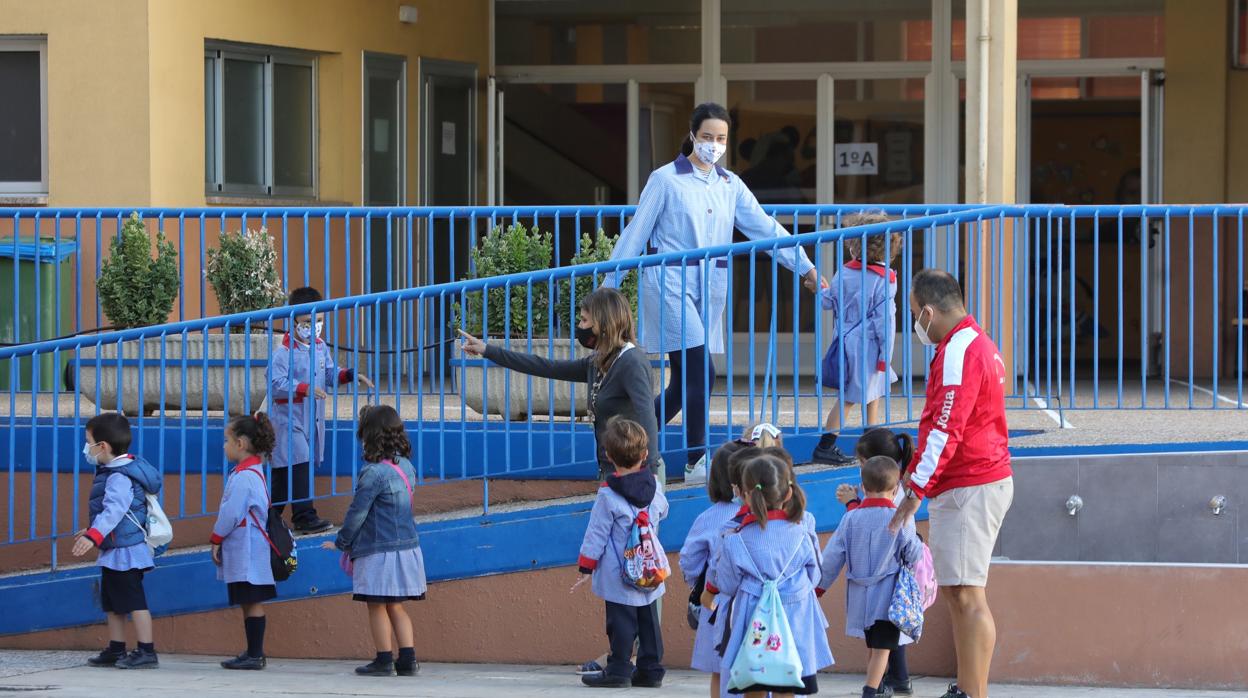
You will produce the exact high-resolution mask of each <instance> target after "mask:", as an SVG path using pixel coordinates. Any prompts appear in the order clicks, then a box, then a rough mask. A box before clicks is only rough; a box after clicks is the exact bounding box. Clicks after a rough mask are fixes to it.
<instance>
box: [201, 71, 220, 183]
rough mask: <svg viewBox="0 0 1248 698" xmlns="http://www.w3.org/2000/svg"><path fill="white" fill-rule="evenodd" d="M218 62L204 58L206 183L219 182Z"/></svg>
mask: <svg viewBox="0 0 1248 698" xmlns="http://www.w3.org/2000/svg"><path fill="white" fill-rule="evenodd" d="M215 65H216V60H215V59H212V58H207V57H205V58H204V181H205V182H208V183H209V184H212V183H214V182H216V181H217V74H216V68H215Z"/></svg>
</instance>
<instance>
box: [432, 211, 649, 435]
mask: <svg viewBox="0 0 1248 698" xmlns="http://www.w3.org/2000/svg"><path fill="white" fill-rule="evenodd" d="M614 246H615V238H614V237H611V236H608V235H606V234H605V233H604V232H603V231H601V230H599V231H598V232H597V233H596V234H594V235H593V236H590V235H588V234H586V235H583V236H582V237H581V247H580V251H579V252H578V253H577V254H576V255H575V256H574V257H573V258H572V260H571V262H570V263H571V264H585V263H590V262H600V261H606V260H608V259H610V257H611V250H612V249H613V248H614ZM470 254H471V257H472V261H473V265H474V269H475V273H474V274H473V275H471V276H470V277H468V278H489V277H494V276H501V275H504V274H515V273H520V272H527V271H539V270H542V269H549V268H550V267H551V266H552V264H553V246H552V244H551V236H550V233H542V232H541V231H539V230H537V229H531V230H530V229H528V228H526V227H525V226H524V225H523V224H522V223H513V224H511V225H510V226H508V227H507V228H506V229H503V228H501V227H495V228H494V229H493V230H491V231H490V232H488V233H487V234H486V235H485V237H484V238H483V239H482V240H481V243H480V246H479V247H478V248H477V249H474V250H472V252H471V253H470ZM575 282H576V294H575V299H576V303H577V304H578V305H579V303H580V299H581V298H584V297H585V296H586V295H588V294H589V293H590V292H591V291H592V290H593V289H594V287H595V281H594V279H592V278H591V277H590V276H589V275H586V276H583V277H577V278H576V280H575ZM601 283H602V276H601V275H599V278H598V280H597V285H601ZM554 286H555V289H556V296H555V299H554V304H553V305H554V308H555V317H554V319H553V323H552V321H551V318H550V309H551V305H552V304H551V302H550V296H549V294H550V285H549V284H548V283H546V282H541V283H534V284H533V285H531V286H528V285H525V284H519V285H516V286H513V287H512V288H510V289H505V288H501V287H499V288H491V289H490V290H489V291H488V296H487V294H483V293H481V292H479V291H478V292H475V293H468V294H465V298H464V302H465V307H464V308H461V307H460V306H459V305H458V304H456V305H455V312H456V314H457V315H458V316H459V317H458V325H459V326H460V327H462V328H463V329H464V331H466V332H469V333H471V334H474V335H477V336H484V337H487V338H489V340H490V341H493V342H501V341H503V339H505V338H506V337H507V336H510V338H511V340H512V341H511V348H512V349H515V350H517V351H531V352H532V353H535V354H537V355H539V356H544V357H551V358H555V359H569V358H576V357H581V356H585V355H587V354H588V353H589V352H588V351H587V350H585V349H583V348H582V347H580V346H579V345H577V344H576V343H575V341H573V340H571V339H566V338H563V337H568V336H570V334H571V332H570V328H569V326H568V324H569V322H574V318H575V317H576V315H575V314H574V313H573V310H574V309H573V307H572V302H573V294H572V280H571V279H561V280H559V281H557V282H556V283H555V284H554ZM530 289H531V292H532V301H531V302H530V300H529V294H530ZM621 291H623V292H624V294H625V295H626V296H627V297H628V298H629V301H630V302H631V304H632V306H633V309H634V311H635V310H636V308H637V275H636V274H635V273H634V274H630V275H629V277H628V279H627V280H626V281H625V283H624V285H623V287H622V288H621ZM487 300H488V303H487V302H486V301H487ZM483 306H484V311H485V313H484V323H483V313H482V311H483ZM530 309H531V312H530ZM483 324H484V327H483V326H482V325H483ZM552 324H553V325H554V326H555V327H556V328H558V329H559V334H560V335H563V337H556V338H551V337H549V336H548V330H549V328H550V327H551V326H552ZM530 327H531V328H532V345H530V344H529V336H530V333H529V328H530ZM455 363H456V367H457V369H458V367H459V366H463V373H462V374H457V375H462V377H463V381H462V385H461V390H460V393H461V395H462V397H463V400H464V403H465V404H467V405H468V407H470V408H472V409H473V410H475V411H476V412H478V413H480V414H485V413H486V412H487V411H488V412H489V413H490V414H498V415H505V416H508V417H510V418H511V419H516V420H520V419H526V418H527V417H528V416H529V406H530V404H531V405H532V414H533V415H536V416H541V415H548V414H550V413H551V407H552V404H553V408H554V414H555V415H556V416H575V417H582V416H585V415H586V414H588V410H587V407H588V389H587V388H586V389H581V390H579V391H578V393H577V398H576V411H575V414H573V411H572V407H573V405H572V402H573V401H572V395H573V392H572V391H573V390H574V389H575V388H576V384H575V383H572V382H568V381H551V380H549V379H545V378H537V377H530V376H526V375H524V374H521V373H517V372H515V371H510V370H507V369H504V368H501V367H499V366H493V365H490V364H489V362H488V361H485V360H484V359H477V358H473V357H464V356H462V355H461V356H460V357H459V358H458V359H457V360H456V361H455ZM487 375H488V377H489V380H488V385H487V381H486V376H487ZM660 379H661V375H659V373H658V372H656V375H655V386H656V390H657V387H658V385H659V380H660ZM530 384H531V385H530ZM487 388H488V391H489V393H488V395H487V394H486V389H487ZM530 388H531V390H530ZM552 388H553V391H552Z"/></svg>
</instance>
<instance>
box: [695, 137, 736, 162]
mask: <svg viewBox="0 0 1248 698" xmlns="http://www.w3.org/2000/svg"><path fill="white" fill-rule="evenodd" d="M693 152H694V153H695V154H696V155H697V156H698V159H699V160H701V161H702V162H704V163H706V164H708V165H714V164H715V163H717V162H719V159H720V158H722V157H723V156H724V153H726V152H728V146H727V145H724V144H723V143H715V142H709V141H700V140H697V139H696V138H695V139H694V141H693Z"/></svg>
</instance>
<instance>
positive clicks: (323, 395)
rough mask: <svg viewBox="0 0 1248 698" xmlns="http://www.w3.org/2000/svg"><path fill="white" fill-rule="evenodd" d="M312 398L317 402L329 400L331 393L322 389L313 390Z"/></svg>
mask: <svg viewBox="0 0 1248 698" xmlns="http://www.w3.org/2000/svg"><path fill="white" fill-rule="evenodd" d="M312 397H314V398H316V399H317V400H328V399H329V393H327V392H325V391H324V390H321V389H320V388H313V389H312Z"/></svg>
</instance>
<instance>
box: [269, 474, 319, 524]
mask: <svg viewBox="0 0 1248 698" xmlns="http://www.w3.org/2000/svg"><path fill="white" fill-rule="evenodd" d="M309 465H310V464H309V463H307V462H306V461H305V462H303V463H295V464H294V465H291V466H287V467H275V468H273V469H272V478H273V482H272V485H273V486H272V490H271V492H270V497H272V500H273V507H272V509H271V511H273V512H275V513H276V514H277V515H278V516H281V515H282V512H283V511H285V510H286V503H287V502H290V519H291V521H292V522H294V524H295V525H296V526H298V525H299V524H301V523H309V522H312V521H315V520H316V519H317V515H316V507H315V506H313V505H312V500H311V495H310V494H309V493H308V469H309ZM292 470H293V471H294V478H295V479H294V481H293V482H290V476H291V471H292ZM288 483H289V484H288ZM287 487H289V488H290V489H289V494H288V490H287ZM292 498H293V501H291V500H292Z"/></svg>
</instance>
